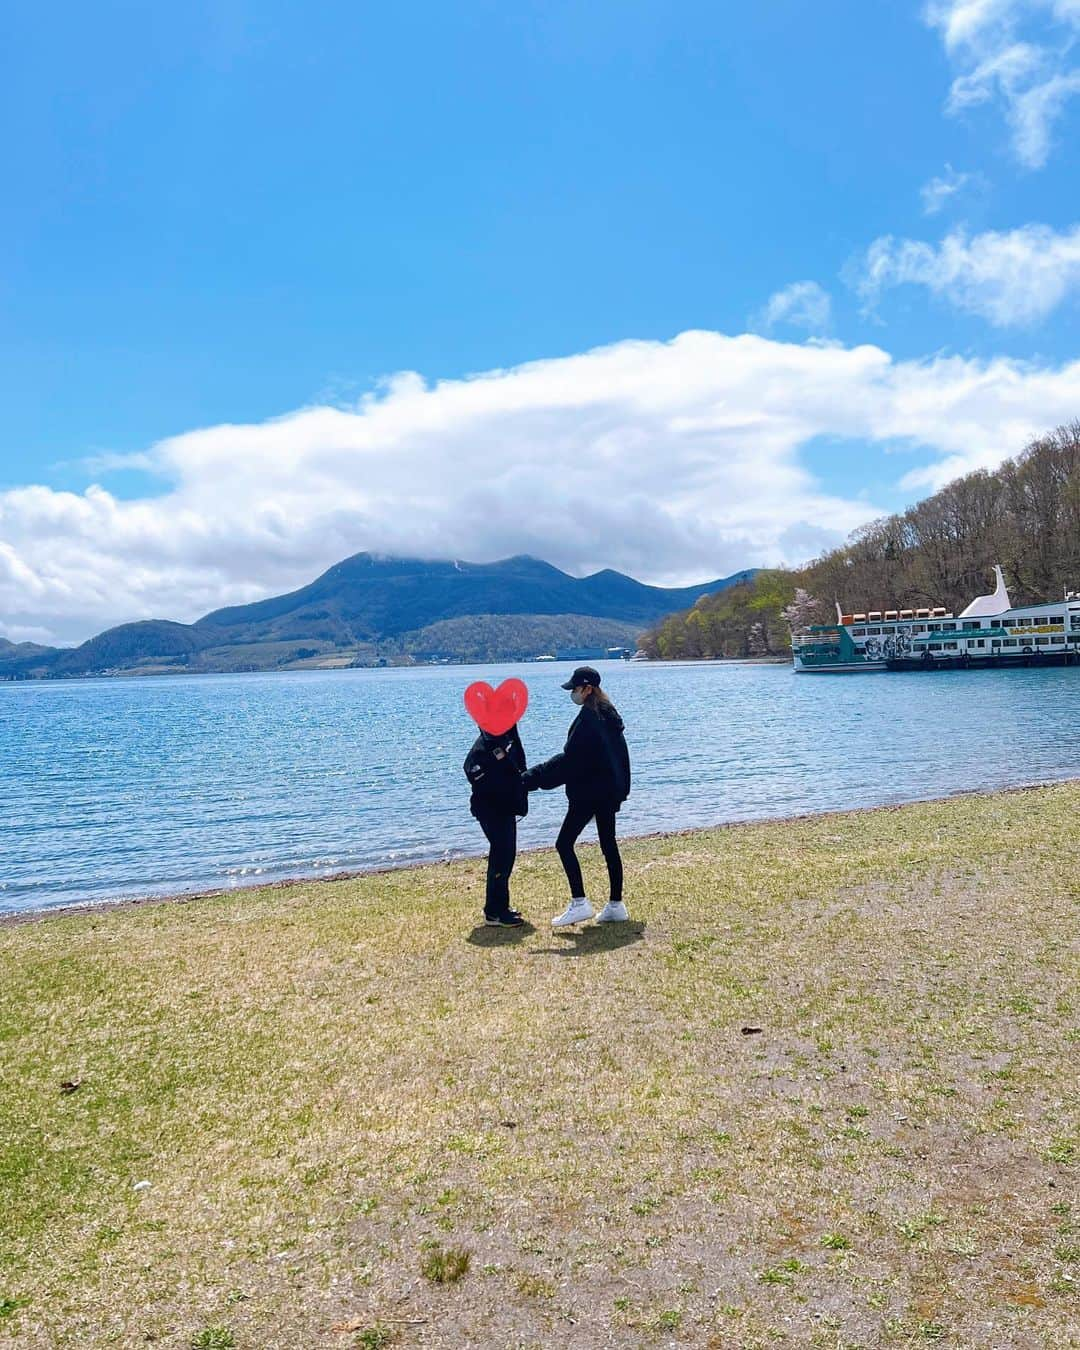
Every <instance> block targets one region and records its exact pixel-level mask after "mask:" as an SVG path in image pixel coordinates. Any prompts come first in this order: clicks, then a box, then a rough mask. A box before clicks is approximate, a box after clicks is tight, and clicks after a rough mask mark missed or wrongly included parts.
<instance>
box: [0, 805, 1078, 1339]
mask: <svg viewBox="0 0 1080 1350" xmlns="http://www.w3.org/2000/svg"><path fill="white" fill-rule="evenodd" d="M1078 820H1080V784H1077V783H1073V784H1064V785H1061V786H1056V787H1051V788H1045V789H1035V790H1030V791H1024V792H1017V793H1008V794H1001V795H996V796H988V797H966V798H961V799H954V800H951V801H947V802H938V803H929V804H919V805H913V806H907V807H903V808H900V809H896V810H884V811H876V812H869V813H858V814H848V815H834V816H825V817H820V818H816V819H809V820H800V821H796V822H788V823H771V824H764V825H746V826H739V827H734V828H729V829H722V830H713V831H708V832H703V833H697V834H692V835H683V836H677V837H669V838H661V839H651V840H642V841H639V842H636V843H633V844H630V845H628V846H627V848H626V861H627V875H628V882H629V886H628V898H629V900H630V904H631V907H632V912H633V915H634V922H633V923H631V924H629V925H613V926H611V927H607V928H603V929H596V928H590V929H586V930H584V931H582V932H580V933H571V934H566V933H562V934H559V935H558V936H553V935H552V934H551V932H550V930H549V928H548V926H547V920H548V917H549V916H550V914H551V913H553V912H554V911H555V909H556V908H557V907H560V906H561V903H562V882H561V877H560V875H559V873H558V867H557V861H556V860H555V859H554V858H553V856H552V855H550V854H530V855H528V856H526V857H524V858H523V859H522V860H521V861H520V863H519V872H518V874H517V875H516V877H515V900H516V902H517V903H518V904H519V905H520V907H521V908H522V909H524V910H525V912H526V913H527V915H529V917H530V918H532V919H533V920H534V921H535V923H536V925H537V927H536V929H535V930H529V931H526V932H525V933H517V932H507V931H505V930H485V929H483V928H476V927H474V925H475V924H476V921H477V918H478V915H479V909H480V900H481V893H482V877H481V873H482V864H480V863H479V862H465V863H454V864H450V865H445V866H435V867H428V868H422V869H419V870H415V871H409V872H395V873H389V874H384V875H379V876H369V877H363V878H358V879H353V880H348V881H338V882H333V883H329V884H327V883H321V884H316V883H312V884H304V885H298V886H292V887H288V888H279V889H266V890H257V891H246V892H241V893H238V894H235V895H231V896H228V897H213V898H206V899H201V900H197V901H191V902H188V903H182V904H181V903H176V904H161V905H147V906H143V907H137V908H132V909H121V910H116V911H113V912H101V913H96V914H95V913H82V914H76V915H68V916H62V917H52V918H48V919H45V920H43V921H40V922H32V923H25V924H19V925H15V926H9V927H6V928H3V929H0V1343H3V1344H7V1343H9V1342H10V1343H13V1344H16V1345H20V1346H34V1347H38V1346H40V1347H50V1348H51V1347H76V1346H78V1347H96V1346H113V1345H118V1346H146V1345H151V1344H160V1345H167V1346H178V1347H188V1346H193V1347H203V1350H225V1348H226V1347H230V1346H236V1347H242V1348H245V1347H246V1348H250V1350H271V1347H281V1348H282V1350H286V1348H287V1350H300V1348H301V1347H303V1348H306V1347H322V1346H327V1347H342V1350H353V1348H354V1347H366V1348H367V1350H371V1347H377V1346H383V1345H401V1346H440V1347H442V1346H445V1347H467V1346H483V1347H500V1348H501V1347H518V1346H529V1347H532V1346H536V1347H550V1346H555V1345H572V1346H580V1347H593V1346H597V1347H601V1346H628V1347H629V1346H652V1345H657V1346H662V1345H663V1346H666V1345H684V1344H685V1345H693V1346H715V1347H729V1346H730V1347H759V1346H760V1347H765V1346H772V1345H777V1344H785V1345H790V1346H821V1347H854V1346H865V1347H871V1346H894V1345H895V1346H912V1345H914V1346H920V1345H926V1344H944V1345H958V1346H979V1347H995V1348H996V1347H1006V1346H1024V1347H1026V1346H1036V1347H1040V1346H1048V1347H1059V1346H1077V1345H1080V1333H1078V1332H1077V1327H1078V1326H1080V1297H1078V1290H1080V1264H1078V1263H1080V1186H1078V1181H1080V1135H1078V1123H1077V1078H1078V1075H1077V1063H1078V1060H1080V1033H1078V1031H1077V1023H1078V1018H1077V1012H1078V1007H1080V992H1078V989H1080V960H1078V936H1077V934H1078V924H1077V921H1078V919H1080V834H1078V829H1077V822H1078ZM598 864H599V858H598V855H597V854H596V852H595V850H589V856H588V873H587V874H588V875H592V876H596V874H597V867H598ZM75 1083H78V1086H77V1087H74V1088H73V1089H72V1085H73V1084H75ZM62 1084H66V1085H68V1086H67V1089H66V1090H65V1089H64V1088H62Z"/></svg>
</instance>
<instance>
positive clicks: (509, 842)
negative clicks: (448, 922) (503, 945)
mask: <svg viewBox="0 0 1080 1350" xmlns="http://www.w3.org/2000/svg"><path fill="white" fill-rule="evenodd" d="M476 819H477V820H478V821H479V822H480V828H481V829H482V830H483V831H484V834H485V835H486V836H487V841H488V843H489V844H490V845H491V847H490V848H489V849H488V864H487V893H486V895H485V897H484V913H485V915H486V916H487V917H488V918H489V919H494V918H496V917H497V916H498V915H500V914H505V913H506V912H507V911H508V910H509V908H510V873H511V872H512V871H513V870H514V862H515V860H516V858H517V817H516V816H506V815H495V814H491V815H489V814H488V813H487V812H486V811H485V812H484V814H483V815H478V816H477V817H476Z"/></svg>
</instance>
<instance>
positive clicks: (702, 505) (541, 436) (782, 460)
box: [0, 332, 1080, 641]
mask: <svg viewBox="0 0 1080 1350" xmlns="http://www.w3.org/2000/svg"><path fill="white" fill-rule="evenodd" d="M1078 406H1080V362H1077V363H1075V364H1073V365H1071V366H1064V367H1061V368H1052V367H1034V366H1030V365H1024V364H1021V363H1018V362H1013V361H1008V360H1004V359H999V360H994V361H989V362H980V361H974V360H962V359H960V358H955V359H952V360H944V359H941V360H933V361H928V362H918V361H894V360H893V359H892V358H891V357H890V356H889V355H888V353H887V352H884V351H882V350H881V349H880V348H878V347H873V346H861V347H855V348H845V347H842V346H840V345H838V344H826V343H821V342H809V343H806V344H796V343H782V342H776V341H771V340H769V339H766V338H762V337H756V336H751V335H743V336H739V337H727V336H724V335H722V334H719V333H710V332H689V333H683V334H682V335H680V336H679V337H677V338H675V339H673V340H672V341H670V342H620V343H616V344H614V345H612V346H609V347H602V348H599V349H597V350H595V351H590V352H585V353H583V354H581V355H577V356H568V357H564V358H560V359H555V360H547V361H536V362H532V363H530V364H528V365H524V366H519V367H516V368H513V369H509V370H503V371H493V372H490V373H488V374H485V375H481V376H477V377H474V378H471V379H464V380H447V381H444V382H441V383H439V384H436V385H433V386H428V385H426V384H425V383H424V382H423V381H422V380H421V379H420V377H419V376H417V375H402V376H399V377H397V378H395V379H393V380H390V381H388V382H387V383H386V384H385V386H384V387H383V388H382V389H380V390H379V391H378V392H377V393H375V394H373V395H371V396H370V397H368V398H366V399H364V400H362V401H361V402H360V403H359V404H358V405H356V406H354V407H352V408H349V409H341V408H328V407H315V408H305V409H301V410H300V411H298V412H295V413H292V414H290V415H289V416H287V417H282V418H279V419H277V420H274V421H270V422H265V423H260V424H258V425H247V426H244V425H236V426H234V425H222V426H215V427H208V428H206V429H204V430H200V431H193V432H190V433H187V434H184V435H180V436H175V437H173V438H170V439H169V440H165V441H162V442H160V443H159V444H158V445H156V446H154V447H152V448H151V450H150V451H149V452H148V454H147V455H146V456H144V457H143V462H144V463H149V464H151V465H153V466H154V468H155V470H156V472H157V473H159V474H160V475H161V477H162V479H163V488H164V489H165V490H164V492H163V493H162V495H159V496H154V497H147V498H144V499H141V500H136V501H121V500H118V499H116V498H115V497H113V496H112V495H111V494H110V493H108V492H107V491H105V490H104V489H103V488H101V487H91V488H89V489H88V490H87V491H85V492H83V493H74V492H57V491H53V490H51V489H49V488H47V487H42V486H27V487H22V488H17V489H13V490H9V491H5V492H2V493H0V539H2V540H3V541H4V547H3V549H0V615H3V616H4V621H5V623H6V625H7V631H8V632H9V633H12V634H15V633H29V632H34V633H35V634H36V635H38V636H40V635H42V633H43V632H47V633H48V634H51V635H52V636H53V637H54V638H55V639H60V640H67V641H74V640H77V639H81V638H83V637H86V636H87V635H89V634H90V633H92V632H95V631H97V630H98V629H100V628H103V627H105V626H106V625H108V624H111V623H117V622H121V621H124V620H128V619H135V618H142V617H149V616H157V617H168V618H176V619H185V620H191V619H194V618H196V617H198V616H199V615H200V614H202V613H205V612H206V611H207V610H210V609H212V608H214V607H216V606H218V605H222V604H229V603H236V602H240V601H245V600H249V599H254V598H257V597H261V596H264V595H268V594H274V593H277V592H280V591H283V590H287V589H290V588H293V587H296V586H299V585H302V584H303V583H305V582H306V581H308V580H309V579H311V578H312V577H314V576H315V575H316V573H318V572H319V571H320V570H321V569H323V568H324V567H326V566H328V565H329V564H331V563H332V562H335V561H337V560H338V559H340V558H342V557H345V556H346V555H348V554H350V553H353V552H356V551H358V550H361V549H372V550H379V551H386V552H395V553H409V554H420V555H426V556H432V557H463V558H469V559H475V560H478V561H483V560H485V559H491V558H496V557H502V556H506V555H507V554H510V553H515V552H529V553H533V554H536V555H538V556H540V557H546V558H548V559H550V560H551V561H552V562H555V563H557V564H560V565H561V566H564V567H566V568H567V569H569V570H571V571H574V572H577V573H583V572H586V571H590V570H593V569H595V568H598V567H604V566H614V567H618V568H620V569H623V570H626V571H629V572H631V573H633V574H635V575H638V576H640V577H642V578H643V579H646V580H652V581H661V582H668V583H675V582H687V583H689V582H693V581H700V580H703V579H705V578H706V577H710V576H717V575H723V574H725V573H728V572H732V571H735V570H736V569H738V568H740V567H744V566H749V565H752V564H764V563H770V562H776V561H779V560H782V559H786V560H788V561H792V562H797V561H801V560H803V559H804V558H805V557H806V556H807V554H808V553H812V552H816V551H818V550H819V549H820V548H822V547H823V546H825V545H826V544H828V543H830V542H836V541H838V540H839V539H841V538H842V537H843V536H845V535H846V534H847V533H848V532H849V531H850V530H851V529H853V528H854V527H855V526H857V525H859V524H861V523H862V522H864V521H865V520H867V519H868V518H871V517H873V516H875V515H877V514H880V511H879V510H878V508H876V507H875V505H874V504H873V503H872V502H867V501H866V500H864V499H863V498H862V496H861V489H862V485H861V484H860V483H857V482H853V483H852V484H851V491H850V493H843V494H835V493H830V492H827V491H824V490H822V488H821V487H820V486H819V485H818V483H817V482H816V481H815V480H814V478H813V477H812V475H810V474H809V473H808V472H807V470H806V469H805V468H804V467H803V466H802V464H801V463H800V458H799V452H800V447H801V446H803V445H804V444H806V443H807V442H809V441H811V440H813V439H814V438H816V437H821V436H837V437H845V438H853V439H861V440H863V441H865V442H867V443H868V444H869V445H872V444H874V443H876V444H878V445H879V446H882V447H885V446H893V445H895V444H896V443H897V442H906V443H909V444H912V445H916V446H920V447H924V448H925V450H926V451H928V452H930V454H931V455H932V457H933V462H932V464H931V466H930V467H929V468H926V469H922V470H920V471H919V473H918V474H917V475H916V476H914V477H912V478H911V479H910V482H911V483H912V484H914V485H918V486H933V485H935V484H936V483H938V482H939V481H943V480H944V479H945V478H947V477H950V476H953V475H954V474H955V473H957V472H960V471H962V470H964V469H966V468H970V467H975V466H980V465H986V466H988V465H992V464H995V463H997V462H999V461H1000V460H1001V459H1002V458H1003V457H1004V456H1005V455H1007V454H1011V453H1014V452H1015V451H1017V450H1018V449H1020V448H1021V447H1022V446H1023V445H1024V444H1025V443H1026V441H1028V440H1029V439H1030V438H1031V437H1032V436H1034V435H1036V434H1038V433H1039V432H1041V431H1043V430H1045V429H1046V428H1048V427H1052V426H1054V425H1056V424H1058V423H1061V422H1064V421H1067V420H1069V419H1070V418H1073V417H1075V415H1076V409H1077V407H1078Z"/></svg>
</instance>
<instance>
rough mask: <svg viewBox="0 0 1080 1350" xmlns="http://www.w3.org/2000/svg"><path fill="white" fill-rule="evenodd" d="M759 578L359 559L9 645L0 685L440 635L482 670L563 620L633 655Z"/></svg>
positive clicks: (377, 654) (398, 650)
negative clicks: (629, 648) (667, 622)
mask: <svg viewBox="0 0 1080 1350" xmlns="http://www.w3.org/2000/svg"><path fill="white" fill-rule="evenodd" d="M752 575H753V569H748V570H744V571H741V572H737V573H735V574H734V575H733V576H730V577H726V578H719V579H717V580H714V581H706V582H702V583H700V584H699V585H696V586H685V587H660V586H650V585H648V584H646V583H644V582H640V581H637V580H635V579H634V578H633V577H629V576H626V575H625V574H624V573H621V572H617V571H614V570H613V569H611V568H604V569H602V570H600V571H598V572H593V573H591V574H590V575H588V576H586V577H573V576H570V575H569V573H566V572H563V571H561V570H560V569H559V568H557V567H555V566H554V565H553V564H551V563H548V562H545V561H544V560H543V559H541V558H534V557H532V556H531V555H529V554H517V555H515V556H513V557H510V558H504V559H500V560H497V561H495V562H491V563H472V562H468V561H465V560H463V559H438V558H436V559H422V558H405V557H399V556H396V555H385V554H383V555H380V554H375V553H370V552H361V553H355V554H352V555H351V556H350V557H348V558H343V559H341V560H340V561H339V562H336V563H334V564H332V565H331V566H330V567H328V568H327V569H326V570H325V571H324V572H322V573H320V574H319V576H317V577H316V578H315V579H314V580H313V581H311V582H309V583H307V584H306V585H305V586H300V587H298V588H297V589H295V590H292V591H288V592H285V593H283V594H281V595H276V596H268V597H266V598H265V599H262V600H255V601H252V602H250V603H248V604H244V605H229V606H225V607H223V608H221V609H217V610H211V611H210V612H209V613H207V614H204V615H203V616H202V618H200V619H197V620H196V621H195V622H194V623H192V624H182V623H177V622H175V621H173V620H169V619H140V620H136V621H134V622H132V623H126V624H119V625H116V626H115V627H113V628H109V629H106V630H104V631H103V632H101V633H98V634H95V635H94V637H92V638H89V639H87V641H86V642H84V643H82V644H80V645H79V646H77V647H71V648H44V649H43V648H36V649H34V650H31V651H23V650H21V648H16V647H15V646H14V645H13V644H10V643H9V644H7V645H6V646H3V647H0V677H6V678H9V679H10V678H63V677H71V676H76V675H89V674H121V673H147V674H149V673H159V672H164V671H167V670H170V669H173V670H183V669H188V670H193V671H200V672H202V671H205V672H208V673H209V672H211V671H220V670H234V669H280V668H282V667H283V666H295V665H297V664H303V663H311V664H314V665H322V666H328V665H343V664H344V665H350V664H353V665H373V664H379V663H382V662H386V661H395V660H412V659H417V658H416V657H415V656H414V653H415V654H419V655H420V656H421V658H422V659H428V658H427V655H426V654H427V650H428V648H429V646H430V638H433V637H435V636H436V635H437V636H438V637H439V638H442V639H444V640H445V639H452V645H451V647H450V649H449V650H445V651H443V652H441V654H440V657H439V659H443V660H455V659H461V660H467V659H470V658H471V659H475V655H472V654H474V653H475V652H477V651H485V652H488V653H489V654H490V655H489V657H488V659H502V657H501V655H500V649H499V636H498V635H499V633H500V632H502V633H504V634H505V635H506V652H507V655H508V656H509V654H510V653H511V652H513V653H514V654H515V655H516V654H520V652H521V651H522V650H528V648H529V644H530V638H531V636H532V635H533V634H535V638H536V641H537V642H542V643H543V646H544V648H546V647H547V646H548V645H551V638H552V636H553V634H554V633H555V631H556V630H555V629H553V628H552V623H551V620H552V619H553V618H556V617H562V618H563V619H565V620H567V623H568V631H569V630H572V632H573V635H574V638H575V639H576V641H575V643H574V644H573V645H575V646H579V647H590V646H596V647H601V648H602V647H604V646H607V645H628V644H629V643H630V642H632V641H633V639H634V638H635V637H636V635H637V634H638V633H640V632H643V631H644V630H645V629H646V628H647V627H648V626H649V624H650V623H655V622H656V621H657V620H658V619H659V618H661V617H663V616H664V615H666V614H670V613H671V612H672V611H673V610H676V609H679V608H684V607H686V606H687V605H688V604H692V603H693V602H694V601H696V600H697V599H699V598H700V597H701V596H702V595H708V594H712V593H715V592H716V591H720V590H723V589H725V588H726V587H728V586H731V585H734V584H736V583H737V582H739V581H743V580H746V579H747V578H748V577H750V576H752ZM492 619H499V620H503V621H504V622H503V623H502V624H501V625H500V624H498V623H496V624H492V623H491V622H490V621H491V620H492ZM570 620H573V622H572V623H570V622H569V621H570ZM530 624H531V625H532V629H530ZM439 625H441V627H438V626H439ZM429 630H434V631H431V632H429ZM613 637H614V638H617V639H619V640H618V641H616V642H615V643H614V644H613V643H612V639H613ZM493 644H494V645H493ZM29 645H30V644H22V647H27V646H29ZM537 654H539V652H537Z"/></svg>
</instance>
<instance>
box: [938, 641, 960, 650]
mask: <svg viewBox="0 0 1080 1350" xmlns="http://www.w3.org/2000/svg"><path fill="white" fill-rule="evenodd" d="M942 646H944V647H945V648H946V650H950V649H951V650H953V651H955V650H956V648H957V647H959V646H960V644H959V642H945V643H942Z"/></svg>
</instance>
